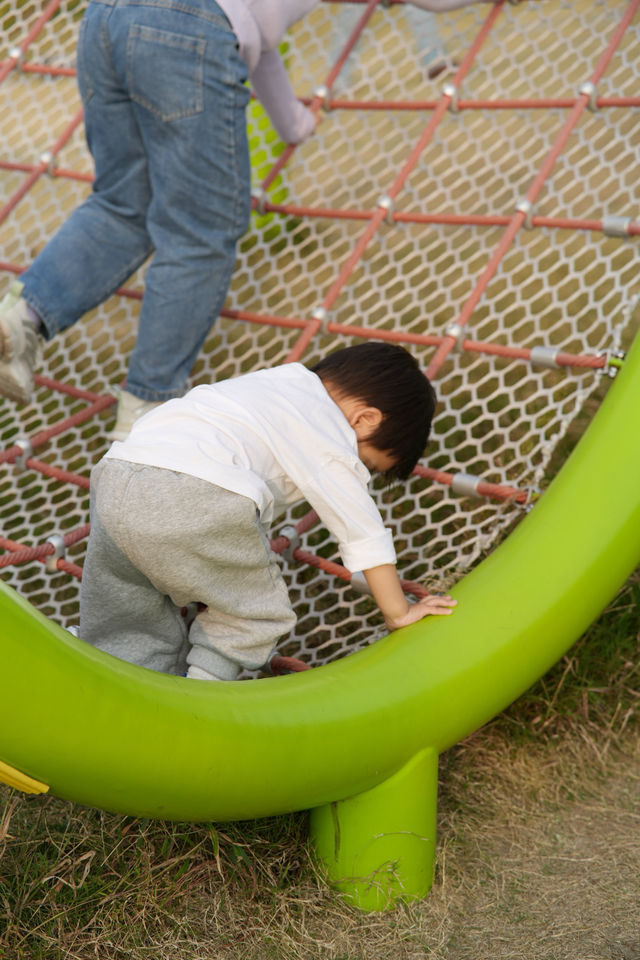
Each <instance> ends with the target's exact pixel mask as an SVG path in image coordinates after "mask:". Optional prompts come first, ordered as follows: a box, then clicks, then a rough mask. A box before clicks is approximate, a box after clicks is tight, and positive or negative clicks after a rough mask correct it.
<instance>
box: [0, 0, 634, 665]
mask: <svg viewBox="0 0 640 960" xmlns="http://www.w3.org/2000/svg"><path fill="white" fill-rule="evenodd" d="M83 6H84V4H83V3H82V2H80V3H79V2H78V0H51V2H49V3H48V4H46V5H45V6H44V7H42V8H39V7H38V5H36V4H33V3H31V2H25V0H5V2H3V3H1V4H0V24H1V27H2V37H3V43H4V44H6V48H5V49H4V50H3V49H2V48H0V57H2V59H1V60H0V98H1V101H0V102H1V104H2V109H1V116H2V134H1V137H2V139H1V148H0V228H1V230H2V236H3V243H2V248H1V250H0V258H1V259H0V273H1V274H2V278H3V280H6V281H7V282H8V281H9V280H10V279H11V278H12V277H13V276H15V275H18V274H20V272H21V271H22V270H24V269H25V268H26V266H27V265H28V264H29V263H30V262H31V260H32V259H33V257H34V256H35V254H36V253H37V252H38V251H39V250H40V249H41V248H42V247H43V246H44V244H45V243H46V241H47V239H48V238H49V237H50V236H51V235H52V234H53V233H54V232H55V230H56V229H57V228H58V227H59V226H60V224H61V223H62V222H63V221H64V219H65V218H66V217H67V216H68V215H69V213H70V212H71V210H72V209H73V208H74V207H75V206H76V205H77V204H78V203H79V202H80V201H81V200H82V198H83V197H84V196H85V195H86V193H87V191H88V190H89V189H90V185H91V179H92V168H91V162H90V157H89V155H88V153H87V150H86V147H85V144H84V138H83V127H82V112H81V108H80V102H79V98H78V94H77V91H76V86H75V70H74V57H75V42H76V34H77V28H78V23H79V20H80V17H81V15H82V12H83ZM639 7H640V0H631V2H620V0H523V2H521V3H515V4H510V3H506V2H505V0H501V2H497V3H479V4H475V5H473V6H471V7H468V8H465V9H463V10H458V11H454V12H451V13H449V14H437V15H436V14H431V13H427V12H425V11H422V10H418V9H416V8H413V7H411V6H409V5H408V4H402V3H400V2H393V0H392V2H387V3H383V2H381V0H368V2H365V0H352V2H342V3H335V2H334V3H329V2H325V3H322V4H320V5H319V7H318V8H317V9H316V10H315V11H314V13H313V14H311V15H310V16H308V17H307V18H306V19H305V20H303V21H301V22H300V23H299V24H298V25H297V26H296V27H295V28H294V30H293V31H292V33H291V36H290V37H289V39H288V41H287V45H286V49H285V50H284V57H285V59H286V61H287V67H288V70H289V74H290V76H291V78H292V82H293V84H294V89H295V90H296V93H297V94H298V95H299V96H300V97H301V98H302V99H304V100H305V102H307V103H308V104H309V105H310V106H311V107H312V109H313V110H314V111H315V112H316V114H317V117H318V125H317V129H316V132H315V134H314V135H313V137H312V138H311V139H310V140H309V141H307V142H306V143H304V144H302V145H300V146H298V147H295V148H294V147H284V146H283V145H282V144H280V143H279V142H278V140H277V138H276V137H275V135H274V134H273V132H272V131H271V129H270V127H269V125H268V123H267V122H266V121H265V118H264V115H263V114H262V112H261V111H260V110H259V109H258V108H257V107H256V106H255V105H252V106H251V107H250V111H249V133H250V144H251V150H252V164H253V175H254V192H253V206H254V214H253V217H252V224H251V227H250V230H249V232H248V233H247V235H246V236H245V237H244V239H243V241H242V243H241V245H240V248H239V251H238V263H237V268H236V272H235V275H234V279H233V283H232V287H231V290H230V292H229V296H228V298H227V303H226V307H225V310H224V311H223V313H222V316H221V317H220V318H219V319H218V321H217V322H216V324H215V325H214V327H213V328H212V331H211V334H210V337H209V339H208V341H207V343H206V345H205V348H204V350H203V351H202V354H201V356H200V357H199V359H198V361H197V363H196V366H195V368H194V371H193V375H192V381H191V382H192V384H196V383H201V382H206V381H210V380H211V379H214V378H216V379H222V378H226V377H230V376H234V375H238V374H240V373H244V372H247V371H249V370H253V369H257V368H260V367H264V366H271V365H273V364H277V363H282V362H286V361H292V360H301V361H302V362H305V363H313V362H315V361H317V360H318V359H319V358H320V357H321V356H323V355H324V354H326V352H327V351H329V350H330V349H332V348H335V347H337V346H341V345H346V344H348V343H352V342H357V341H360V340H363V339H367V338H374V339H384V340H390V341H394V342H398V343H402V344H404V345H406V346H407V348H408V349H410V350H411V351H412V353H413V354H414V355H415V356H416V357H417V359H418V360H419V362H420V363H421V364H422V366H423V368H424V370H425V372H427V373H428V375H429V376H430V377H431V378H432V379H433V380H434V383H435V385H436V388H437V391H438V395H439V400H440V404H439V409H438V414H437V418H436V421H435V423H434V432H433V440H432V443H431V445H430V449H429V451H428V456H427V457H426V458H425V460H424V461H423V462H422V463H421V465H419V466H418V467H417V469H416V471H415V473H414V475H413V477H412V478H411V480H410V481H409V483H407V484H403V485H399V486H394V487H392V488H385V486H384V485H382V484H381V483H379V482H378V483H375V482H374V495H375V497H376V499H377V502H378V505H379V507H380V510H381V512H382V514H383V517H384V519H385V522H386V524H387V525H388V526H389V527H391V528H392V530H393V533H394V538H395V543H396V548H397V552H398V559H399V570H400V573H401V576H402V577H404V579H405V586H406V589H407V590H408V591H409V592H410V593H414V594H420V593H421V592H424V586H423V585H424V584H425V583H426V584H441V583H442V582H444V583H445V584H446V585H447V586H449V585H450V584H451V583H452V582H453V581H455V580H456V579H457V578H458V577H460V576H461V575H463V574H464V572H465V571H466V570H468V569H469V568H470V567H471V566H472V565H473V564H474V563H476V562H477V561H478V560H479V559H480V558H481V557H482V556H483V555H484V554H485V553H486V552H488V551H489V550H490V549H491V548H492V547H493V546H494V545H495V544H496V542H497V541H499V539H500V538H501V537H503V536H504V535H505V534H506V533H508V531H509V529H510V528H511V527H512V526H513V525H514V523H516V522H517V520H518V519H519V517H520V516H521V515H522V513H523V511H525V510H527V509H530V508H533V509H535V500H536V498H537V497H538V496H539V495H540V494H541V493H543V492H544V488H545V486H546V485H547V483H548V482H549V479H550V476H551V475H552V473H553V471H554V470H555V468H556V463H557V462H558V457H559V458H560V459H561V458H562V455H563V454H562V443H561V442H562V441H563V438H565V437H566V434H567V431H568V429H569V427H570V425H571V424H572V422H574V421H575V420H576V418H578V419H580V418H581V417H584V408H585V403H586V401H587V400H588V398H590V397H591V395H592V394H594V392H595V395H596V397H598V396H599V394H600V393H601V392H602V391H601V390H599V389H598V388H599V387H604V386H605V385H606V383H607V382H608V381H609V378H611V377H613V376H614V375H615V372H616V369H617V367H618V365H619V364H620V363H621V362H623V361H622V359H621V351H623V349H624V347H625V346H626V345H627V343H628V341H629V340H630V338H631V337H632V336H633V333H634V331H635V330H636V329H637V327H638V314H637V311H636V304H637V303H638V301H639V300H640V284H639V282H638V268H637V244H638V239H637V238H638V236H640V220H639V219H638V189H639V188H638V182H639V178H638V172H637V160H638V149H639V147H640V127H639V122H638V118H639V114H638V107H640V96H638V95H637V93H638V89H639V83H638V81H639V74H640V68H639V66H638V64H639V63H640V58H639V57H638V52H639V50H640V44H639V39H640V38H639V32H640V16H639V15H638V8H639ZM143 289H144V268H142V269H141V270H140V271H138V273H136V274H135V275H134V276H133V277H132V278H131V280H130V281H129V283H128V284H127V286H126V288H124V289H122V290H120V291H119V292H118V295H117V296H115V297H113V298H111V300H109V301H108V302H107V303H105V304H104V305H102V306H101V307H100V308H99V309H97V310H96V311H94V312H93V313H92V314H90V315H89V316H87V317H85V318H84V319H83V320H82V321H81V322H80V323H78V324H77V325H76V326H74V327H73V328H71V329H70V330H69V331H67V332H66V334H65V335H63V336H62V337H58V338H57V339H56V340H55V341H53V342H51V343H50V344H48V345H47V347H46V349H45V352H44V358H43V364H42V367H41V368H40V373H39V375H38V376H37V385H38V389H37V395H36V398H35V401H34V402H33V403H32V404H31V405H29V406H26V407H17V406H15V405H14V404H12V403H11V402H9V401H4V402H3V404H2V407H1V413H0V431H1V434H2V446H3V449H4V452H3V453H2V454H0V456H1V459H2V463H3V468H2V471H1V472H0V533H1V538H0V546H1V547H2V550H3V554H2V555H1V556H0V565H2V567H3V568H4V569H3V577H4V578H5V579H6V580H7V582H9V583H10V584H11V585H13V586H14V587H16V588H17V589H18V590H19V591H20V593H22V594H23V595H24V596H25V597H27V598H28V599H29V600H30V601H31V602H32V603H33V604H34V605H36V606H37V607H39V608H40V609H41V610H42V611H43V612H44V613H45V614H47V615H48V616H50V617H51V618H52V619H54V620H56V621H57V622H59V623H61V624H63V625H64V626H68V625H70V624H72V623H75V622H77V612H78V589H79V579H80V577H81V572H82V571H81V567H82V557H83V552H84V548H85V545H86V537H87V535H88V526H87V519H88V487H89V480H88V476H89V470H90V467H91V465H92V464H93V463H95V462H96V461H97V460H98V459H99V458H100V457H101V456H102V455H103V454H104V452H105V451H106V449H107V444H108V441H107V439H106V435H107V430H108V427H109V419H110V418H111V417H112V415H113V409H112V404H113V402H114V397H113V389H114V387H115V386H116V385H118V384H119V383H120V382H121V381H122V380H123V378H124V375H125V371H126V360H127V357H128V354H129V351H130V349H131V347H132V345H133V342H134V339H135V331H136V320H137V313H138V308H139V304H140V300H141V298H142V291H143ZM611 476H612V487H613V485H614V483H615V465H614V464H612V465H611ZM585 522H587V518H585ZM273 535H274V540H273V547H274V550H275V551H276V552H278V553H279V554H280V555H281V557H282V563H283V570H284V573H285V577H286V579H287V582H288V584H289V588H290V594H291V597H292V601H293V603H294V607H295V610H296V613H297V615H298V625H297V628H296V632H295V635H293V636H292V637H291V638H289V639H288V640H287V641H285V642H284V643H283V645H282V650H281V652H282V653H284V654H292V653H293V654H295V655H296V656H300V657H302V659H304V660H305V661H307V663H310V664H318V663H323V662H326V661H328V660H331V659H333V658H335V657H338V656H341V655H343V654H344V653H346V652H349V651H352V650H355V649H357V648H358V647H360V646H363V645H365V644H367V643H369V642H371V641H372V640H375V639H376V638H377V637H378V636H379V635H381V633H382V632H383V627H382V624H381V622H380V619H379V615H378V614H377V612H376V609H375V606H374V604H373V602H372V601H371V600H370V598H369V597H367V596H366V595H365V594H364V593H363V592H362V591H361V590H360V589H359V588H360V584H359V578H357V577H354V578H353V581H352V577H351V573H350V572H349V571H346V570H345V569H344V568H343V567H342V566H341V565H340V563H339V560H338V555H337V551H336V546H335V544H334V543H333V542H332V541H331V539H330V538H329V535H328V534H327V532H326V531H325V530H324V529H323V528H322V527H321V526H320V525H319V523H318V521H317V517H316V516H315V515H314V514H313V512H311V511H309V508H308V507H305V506H304V505H301V506H299V507H297V508H296V509H294V510H293V511H291V512H290V514H289V515H288V516H286V517H283V518H282V520H281V523H280V525H279V526H278V528H276V529H275V531H274V534H273Z"/></svg>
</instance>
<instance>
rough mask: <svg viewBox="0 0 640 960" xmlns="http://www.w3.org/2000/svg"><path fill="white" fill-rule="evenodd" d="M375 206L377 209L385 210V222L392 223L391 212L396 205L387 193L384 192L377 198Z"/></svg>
mask: <svg viewBox="0 0 640 960" xmlns="http://www.w3.org/2000/svg"><path fill="white" fill-rule="evenodd" d="M376 206H377V207H378V209H381V210H385V211H386V213H385V218H384V219H385V220H386V222H387V223H393V212H394V210H395V208H396V205H395V203H394V202H393V199H392V198H391V197H390V196H389V194H388V193H385V194H383V195H382V196H381V197H379V198H378V202H377V204H376Z"/></svg>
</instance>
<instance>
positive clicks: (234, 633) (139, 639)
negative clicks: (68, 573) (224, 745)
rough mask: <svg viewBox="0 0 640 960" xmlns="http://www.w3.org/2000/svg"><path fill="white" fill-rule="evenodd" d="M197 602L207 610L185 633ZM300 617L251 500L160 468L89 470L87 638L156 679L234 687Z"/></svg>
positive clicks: (83, 618) (114, 464)
mask: <svg viewBox="0 0 640 960" xmlns="http://www.w3.org/2000/svg"><path fill="white" fill-rule="evenodd" d="M190 603H200V604H205V605H206V609H205V610H201V612H199V613H198V614H197V616H196V618H195V620H194V621H193V622H192V624H191V626H190V628H189V629H187V620H186V618H185V616H184V607H186V606H187V605H188V604H190ZM295 619H296V618H295V614H294V613H293V610H292V608H291V604H290V601H289V596H288V592H287V588H286V586H285V583H284V581H283V579H282V574H281V573H280V568H279V567H278V564H277V562H276V560H275V556H274V554H273V553H272V552H271V549H270V546H269V541H268V539H267V537H266V535H265V532H264V530H263V528H262V526H261V524H260V521H259V518H258V513H257V510H256V506H255V504H254V503H253V501H252V500H250V499H248V498H247V497H243V496H240V495H238V494H235V493H231V492H229V491H228V490H224V489H222V488H221V487H217V486H215V485H214V484H211V483H207V482H206V481H204V480H199V479H197V478H196V477H191V476H187V475H186V474H183V473H175V472H174V471H172V470H164V469H160V468H158V467H148V466H144V465H140V464H135V463H128V462H126V461H124V460H101V461H100V463H98V464H97V466H96V467H94V469H93V471H92V473H91V535H90V537H89V544H88V547H87V555H86V559H85V564H84V570H83V576H82V586H81V591H80V631H79V632H80V636H81V637H82V639H83V640H86V641H87V642H88V643H91V644H93V645H94V646H96V647H100V649H101V650H106V651H107V652H108V653H111V654H113V655H114V656H116V657H119V658H120V659H122V660H128V661H129V662H130V663H137V664H140V665H141V666H143V667H148V668H150V669H151V670H159V671H162V672H163V673H177V674H179V675H182V674H183V673H184V672H185V670H186V665H187V664H193V665H194V666H196V667H200V668H201V669H203V670H206V671H207V672H208V673H211V674H213V675H214V676H216V677H218V678H220V679H221V680H233V679H234V678H235V677H236V676H237V675H238V673H239V672H240V670H241V669H242V668H243V667H245V668H247V669H257V668H258V667H260V666H262V665H263V664H264V663H265V661H266V660H267V658H268V656H269V654H270V652H271V650H272V648H273V645H274V644H275V642H276V641H277V640H278V638H279V637H281V636H283V635H284V634H286V633H288V632H289V631H290V630H291V628H292V627H293V625H294V623H295Z"/></svg>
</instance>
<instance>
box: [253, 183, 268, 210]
mask: <svg viewBox="0 0 640 960" xmlns="http://www.w3.org/2000/svg"><path fill="white" fill-rule="evenodd" d="M251 199H252V200H255V204H256V210H257V211H258V213H260V214H263V213H264V212H265V204H266V202H267V195H266V193H265V192H264V190H263V189H262V187H253V189H252V190H251Z"/></svg>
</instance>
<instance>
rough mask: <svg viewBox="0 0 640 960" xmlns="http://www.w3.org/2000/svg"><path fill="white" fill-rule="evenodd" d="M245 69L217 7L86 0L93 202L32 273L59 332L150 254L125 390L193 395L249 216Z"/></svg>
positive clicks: (82, 60) (83, 45) (28, 285)
mask: <svg viewBox="0 0 640 960" xmlns="http://www.w3.org/2000/svg"><path fill="white" fill-rule="evenodd" d="M246 79H247V68H246V66H245V64H244V62H243V60H242V59H241V57H240V55H239V53H238V49H237V42H236V37H235V34H234V33H233V31H232V29H231V26H230V24H229V22H228V20H227V19H226V17H225V16H224V14H223V13H222V11H221V10H220V8H219V7H218V6H217V4H216V3H215V2H214V0H91V2H90V3H89V6H88V8H87V10H86V13H85V15H84V18H83V20H82V21H81V25H80V35H79V39H78V84H79V87H80V94H81V96H82V103H83V107H84V119H85V130H86V136H87V143H88V145H89V149H90V151H91V154H92V156H93V160H94V163H95V173H96V177H95V182H94V186H93V192H92V193H91V194H90V196H89V197H88V198H87V200H85V202H84V203H83V204H82V205H81V206H80V207H78V208H77V209H76V210H75V211H74V213H73V214H72V215H71V217H70V218H69V220H67V222H66V223H65V224H64V225H63V226H62V227H61V228H60V230H59V231H58V232H57V233H56V234H55V236H54V237H53V238H52V239H51V240H50V242H49V243H48V244H47V246H46V247H45V248H44V250H43V251H42V252H41V253H40V254H39V256H38V257H37V258H36V259H35V261H34V262H33V264H32V265H31V266H30V267H29V269H28V270H27V271H26V273H25V274H23V277H22V280H23V282H24V285H25V289H24V294H23V295H24V297H25V299H26V301H27V302H28V303H29V304H30V306H32V307H33V308H34V309H35V310H36V311H37V312H38V313H39V314H40V316H41V317H42V320H43V325H44V327H45V331H46V335H47V336H48V337H52V336H54V335H55V334H56V333H58V332H59V331H61V330H64V329H66V328H67V327H69V326H71V324H73V323H75V322H76V321H77V320H78V319H79V318H80V317H81V316H82V315H83V314H85V313H86V312H87V311H88V310H91V309H92V308H93V307H95V306H97V305H98V304H99V303H102V302H103V301H104V300H106V299H107V298H108V297H109V296H111V294H113V293H114V292H115V291H116V290H117V288H118V287H119V286H121V285H122V284H123V283H124V282H125V281H126V280H127V278H128V277H130V276H131V274H132V273H133V272H134V271H135V270H136V269H137V268H138V267H139V266H140V265H141V264H142V263H143V262H144V261H145V260H146V259H147V257H149V255H150V254H152V253H153V259H152V261H151V263H150V265H149V268H148V270H147V273H146V283H145V292H144V298H143V302H142V307H141V311H140V321H139V330H138V337H137V341H136V344H135V347H134V349H133V352H132V354H131V358H130V364H129V372H128V375H127V389H128V390H129V391H130V392H131V393H133V394H135V395H136V396H138V397H140V398H141V399H143V400H168V399H170V398H171V397H175V396H180V395H181V394H182V393H183V392H184V388H185V384H186V381H187V377H188V376H189V373H190V371H191V368H192V366H193V363H194V361H195V358H196V356H197V354H198V352H199V350H200V348H201V347H202V344H203V343H204V341H205V339H206V337H207V334H208V332H209V330H210V328H211V325H212V323H213V321H214V320H215V318H216V317H217V315H218V313H219V311H220V308H221V307H222V304H223V302H224V299H225V296H226V294H227V290H228V287H229V282H230V280H231V274H232V272H233V268H234V265H235V252H236V244H237V241H238V239H239V237H240V236H241V235H242V234H243V233H244V231H245V230H246V228H247V225H248V222H249V214H250V167H249V154H248V147H247V136H246V119H245V107H246V105H247V101H248V99H249V93H248V89H247V87H246V86H245V81H246Z"/></svg>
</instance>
